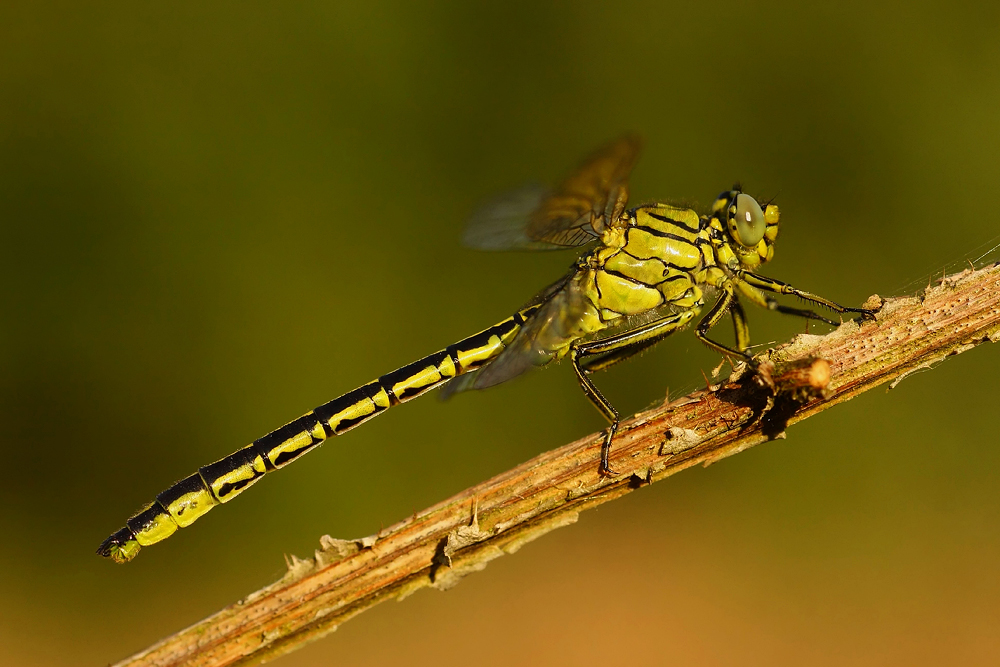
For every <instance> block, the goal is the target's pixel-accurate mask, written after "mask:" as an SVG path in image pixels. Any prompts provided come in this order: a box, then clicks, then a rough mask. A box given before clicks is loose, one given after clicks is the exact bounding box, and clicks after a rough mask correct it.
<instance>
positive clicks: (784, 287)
mask: <svg viewBox="0 0 1000 667" xmlns="http://www.w3.org/2000/svg"><path fill="white" fill-rule="evenodd" d="M735 273H736V279H737V280H741V281H743V282H745V283H746V284H747V285H750V286H751V287H756V288H758V289H762V290H765V291H767V292H774V293H775V294H792V295H794V296H797V297H799V298H800V299H804V300H806V301H811V302H812V303H818V304H819V305H821V306H826V307H827V308H829V309H830V310H832V311H835V312H838V313H860V314H861V315H864V316H865V317H867V318H874V317H875V312H876V311H874V310H869V309H868V308H848V307H847V306H841V305H840V304H839V303H835V302H833V301H830V300H829V299H824V298H823V297H821V296H817V295H815V294H811V293H810V292H805V291H803V290H800V289H798V288H796V287H792V286H791V285H789V284H788V283H783V282H781V281H780V280H775V279H774V278H768V277H767V276H761V275H758V274H756V273H751V272H750V271H745V270H742V269H741V270H738V271H736V272H735ZM768 307H769V308H773V309H774V310H777V311H779V312H789V313H791V314H794V315H801V316H802V317H808V318H810V319H822V318H820V317H818V316H815V317H814V316H813V315H815V314H814V313H812V311H799V310H798V309H797V308H789V309H784V308H779V307H778V306H777V305H775V306H773V307H772V306H771V305H770V304H768Z"/></svg>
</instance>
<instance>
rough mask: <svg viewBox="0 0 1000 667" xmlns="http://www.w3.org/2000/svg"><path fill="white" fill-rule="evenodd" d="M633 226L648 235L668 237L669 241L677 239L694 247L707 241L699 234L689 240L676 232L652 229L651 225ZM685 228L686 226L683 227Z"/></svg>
mask: <svg viewBox="0 0 1000 667" xmlns="http://www.w3.org/2000/svg"><path fill="white" fill-rule="evenodd" d="M635 228H636V229H641V230H642V231H644V232H646V233H647V234H649V235H650V236H656V237H658V238H661V239H670V240H671V241H677V242H678V243H686V244H688V245H693V246H694V247H696V248H697V247H698V246H701V245H704V244H706V243H708V239H705V238H703V237H701V236H698V237H695V239H694V240H691V239H686V238H684V237H683V236H678V235H677V234H671V233H670V232H661V231H660V230H659V229H653V228H652V227H646V226H645V225H639V224H637V225H636V226H635ZM685 229H687V228H686V227H685Z"/></svg>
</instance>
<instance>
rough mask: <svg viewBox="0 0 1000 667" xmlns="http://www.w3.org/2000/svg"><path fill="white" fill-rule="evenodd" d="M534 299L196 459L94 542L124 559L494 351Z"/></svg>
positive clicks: (514, 330) (528, 311)
mask: <svg viewBox="0 0 1000 667" xmlns="http://www.w3.org/2000/svg"><path fill="white" fill-rule="evenodd" d="M537 309H538V306H530V307H528V308H525V309H523V310H521V311H519V312H518V313H516V314H514V315H513V316H511V317H508V318H507V319H506V320H504V321H503V322H500V323H498V324H495V325H493V326H492V327H490V328H489V329H486V330H485V331H481V332H480V333H478V334H475V335H474V336H469V337H468V338H466V339H464V340H461V341H459V342H458V343H455V344H453V345H449V346H448V347H447V348H445V349H444V350H441V351H439V352H435V353H434V354H431V355H428V356H426V357H424V358H423V359H420V360H418V361H415V362H413V363H411V364H408V365H406V366H403V367H402V368H399V369H397V370H395V371H392V372H391V373H386V374H385V375H383V376H382V377H380V378H379V379H378V380H375V381H374V382H369V383H368V384H366V385H363V386H361V387H358V388H357V389H355V390H354V391H350V392H348V393H346V394H344V395H343V396H340V397H338V398H335V399H333V400H332V401H330V402H328V403H324V404H323V405H321V406H319V407H318V408H315V409H314V410H311V411H310V412H307V413H306V414H304V415H302V416H301V417H299V418H298V419H296V420H294V421H292V422H289V423H288V424H285V425H284V426H282V427H281V428H279V429H277V430H274V431H272V432H270V433H268V434H267V435H265V436H264V437H262V438H258V439H257V440H255V441H254V442H253V444H250V445H247V446H246V447H244V448H243V449H240V450H239V451H236V452H234V453H233V454H230V455H229V456H227V457H225V458H223V459H220V460H218V461H216V462H215V463H211V464H209V465H207V466H202V467H201V468H200V469H199V470H198V472H196V473H195V474H193V475H191V476H189V477H186V478H184V479H182V480H180V481H179V482H176V483H175V484H174V485H172V486H171V487H170V488H168V489H167V490H165V491H163V492H162V493H160V494H159V495H157V496H156V500H154V501H153V502H152V503H150V504H149V505H148V506H147V507H145V508H144V509H143V510H142V511H140V512H138V513H137V514H135V515H134V516H132V517H131V518H130V519H129V520H128V521H127V522H126V524H125V527H124V528H122V529H120V530H118V531H117V532H116V533H114V534H113V535H111V537H109V538H108V539H106V540H105V541H104V542H103V543H102V544H101V546H100V547H98V549H97V553H98V554H100V555H101V556H105V557H107V558H111V559H112V560H114V561H115V562H118V563H124V562H127V561H129V560H131V559H132V558H134V557H135V555H136V554H137V553H138V552H139V549H140V548H141V547H144V546H149V545H151V544H155V543H157V542H159V541H161V540H164V539H166V538H167V537H169V536H170V535H172V534H173V533H174V532H175V531H176V530H177V529H178V528H184V527H186V526H189V525H191V524H192V523H194V522H195V521H196V520H197V519H198V518H199V517H201V516H202V515H204V514H205V513H207V512H208V511H209V510H210V509H212V508H213V507H215V506H216V505H220V504H222V503H226V502H229V501H230V500H232V499H233V498H235V497H236V496H238V495H239V494H240V493H242V492H243V491H245V490H246V489H247V488H249V487H250V486H251V485H253V484H254V483H255V482H257V481H258V480H259V479H260V478H261V477H263V476H264V475H265V474H267V473H269V472H271V471H272V470H277V469H278V468H282V467H284V466H286V465H288V464H289V463H291V462H292V461H294V460H295V459H297V458H298V457H300V456H302V455H303V454H305V453H306V452H308V451H309V450H311V449H313V448H315V447H316V446H317V445H319V444H320V443H322V442H323V441H324V440H326V439H327V438H330V437H332V436H335V435H341V434H342V433H346V432H347V431H349V430H351V429H352V428H354V427H356V426H359V425H360V424H362V423H364V422H366V421H368V420H369V419H371V418H372V417H375V416H376V415H378V414H380V413H382V412H383V411H385V410H387V409H388V408H390V407H392V406H394V405H397V404H399V403H404V402H406V401H409V400H410V399H413V398H416V397H417V396H420V395H421V394H423V393H425V392H427V391H430V390H431V389H434V388H435V387H438V386H440V385H442V384H444V383H445V382H447V381H448V380H450V379H452V378H454V377H457V376H459V375H462V374H464V373H469V372H471V371H474V370H477V369H479V368H481V367H482V366H484V365H485V364H487V363H488V362H490V361H492V360H493V359H495V358H496V357H497V356H498V355H499V354H500V353H501V352H502V351H503V350H504V348H505V347H506V345H507V344H508V343H509V342H510V341H511V340H512V339H513V337H514V336H515V335H516V334H517V332H518V331H519V330H520V329H521V327H522V326H523V325H524V322H525V318H526V317H528V316H529V315H530V314H531V313H533V312H534V311H535V310H537Z"/></svg>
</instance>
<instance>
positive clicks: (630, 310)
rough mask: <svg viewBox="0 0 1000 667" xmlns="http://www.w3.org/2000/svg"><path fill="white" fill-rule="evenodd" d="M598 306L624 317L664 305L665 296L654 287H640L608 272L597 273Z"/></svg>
mask: <svg viewBox="0 0 1000 667" xmlns="http://www.w3.org/2000/svg"><path fill="white" fill-rule="evenodd" d="M596 282H597V289H598V292H599V294H600V297H599V300H598V303H597V305H598V306H599V307H600V308H606V309H608V310H612V311H614V312H616V313H621V314H622V315H635V314H637V313H641V312H644V311H647V310H649V309H650V308H656V307H657V306H659V305H661V304H662V303H663V295H662V294H661V293H660V292H659V291H658V290H657V289H656V288H653V287H646V286H645V285H639V284H637V283H635V282H632V281H631V280H626V279H625V278H621V277H619V276H616V275H614V274H612V273H608V272H607V271H597V276H596Z"/></svg>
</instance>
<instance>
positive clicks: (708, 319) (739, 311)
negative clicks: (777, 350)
mask: <svg viewBox="0 0 1000 667" xmlns="http://www.w3.org/2000/svg"><path fill="white" fill-rule="evenodd" d="M738 303H739V302H738V301H737V300H736V295H735V294H734V293H733V287H732V285H731V284H729V283H727V284H726V285H724V286H723V288H722V294H721V296H719V300H718V301H716V302H715V305H713V306H712V309H711V310H709V311H708V313H707V314H706V315H705V317H703V318H701V321H700V322H698V326H697V328H696V329H695V330H694V335H695V336H697V337H698V340H700V341H701V342H702V343H704V344H705V345H707V346H708V347H710V348H712V349H713V350H715V351H716V352H721V353H722V354H724V355H733V356H734V357H736V358H737V359H742V360H744V361H745V362H747V364H749V365H750V366H755V365H756V364H755V363H754V360H753V357H751V356H750V355H749V354H748V353H747V351H746V348H744V349H741V350H736V349H733V348H731V347H729V346H728V345H723V344H722V343H720V342H718V341H714V340H712V339H711V338H709V337H708V330H709V329H711V328H712V327H714V326H715V325H716V324H718V323H719V321H720V320H722V318H723V316H724V315H725V314H726V311H727V310H729V309H730V308H733V307H734V306H733V304H738ZM733 322H734V325H735V326H736V328H737V334H736V339H737V345H740V346H743V345H744V344H745V345H746V346H747V347H749V344H750V333H749V329H747V327H746V316H745V314H744V313H743V308H742V306H738V305H737V306H736V310H734V311H733ZM741 328H742V329H743V333H742V334H741V333H739V331H740V329H741ZM742 336H745V339H744V340H740V338H741V337H742Z"/></svg>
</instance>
